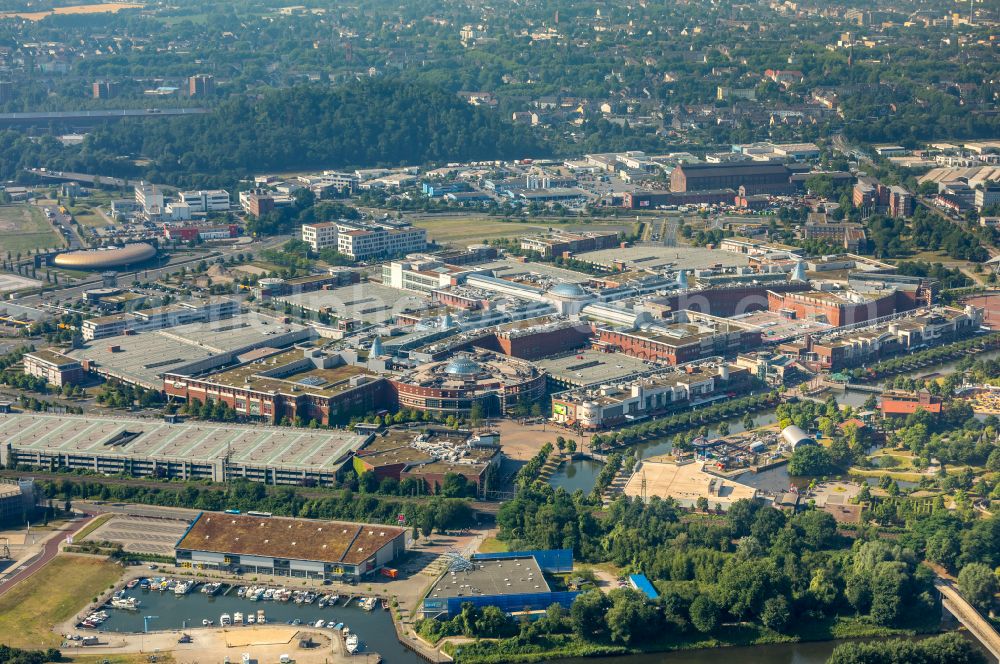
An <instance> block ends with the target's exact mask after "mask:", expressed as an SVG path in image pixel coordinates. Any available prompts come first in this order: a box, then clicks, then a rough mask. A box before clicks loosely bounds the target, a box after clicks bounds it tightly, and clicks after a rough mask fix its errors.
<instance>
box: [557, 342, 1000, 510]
mask: <svg viewBox="0 0 1000 664" xmlns="http://www.w3.org/2000/svg"><path fill="white" fill-rule="evenodd" d="M975 357H976V359H983V360H986V359H996V358H1000V350H990V351H985V352H982V353H979V354H977V355H976V356H975ZM958 363H959V360H949V361H948V362H944V363H942V364H937V365H931V366H927V367H923V368H921V369H918V370H916V371H910V372H906V373H902V374H898V375H899V376H906V377H910V378H920V377H923V376H930V375H935V376H946V375H948V374H952V373H955V371H957V370H958ZM895 378H896V376H892V377H891V378H888V379H886V380H887V381H891V380H894V379H895ZM832 394H833V395H834V396H835V397H836V398H837V402H838V403H840V404H842V405H845V406H851V407H852V408H860V407H861V406H862V405H864V403H865V401H867V400H868V398H869V397H870V396H871V393H869V392H862V391H858V390H847V391H846V392H833V393H832ZM753 419H754V426H755V427H762V426H767V425H768V424H774V423H775V422H777V418H776V417H775V414H774V410H766V411H761V412H758V413H756V414H754V416H753ZM726 423H727V424H728V425H729V431H730V433H734V434H735V433H740V432H742V431H745V430H746V429H745V428H744V426H743V418H742V417H735V418H733V419H730V420H727V421H726ZM718 427H719V424H718V423H716V424H713V425H710V426H709V427H708V428H709V430H710V431H713V432H715V431H718ZM672 439H673V436H666V437H664V438H659V439H657V440H652V441H649V442H645V443H641V444H639V445H635V446H633V447H632V448H629V449H635V450H637V451H638V455H639V458H640V459H648V458H649V457H652V456H657V455H659V454H667V453H668V452H670V448H671V447H672V443H671V440H672ZM602 465H603V464H601V463H599V462H597V461H592V460H590V459H577V460H576V461H571V462H569V463H565V464H563V465H562V466H561V467H560V468H559V469H558V470H557V471H556V472H555V473H553V474H552V477H550V478H549V484H551V485H552V486H553V487H555V488H559V487H562V488H564V489H566V491H569V492H570V493H573V492H574V491H576V490H577V489H581V490H582V491H583V492H584V493H590V491H591V489H593V488H594V484H595V482H596V481H597V476H598V475H599V474H600V472H601V468H602ZM739 481H740V482H742V483H744V484H749V485H750V486H753V487H756V488H757V489H760V490H762V491H767V492H770V493H775V492H777V491H784V490H786V489H788V487H789V486H791V484H792V483H793V481H792V480H790V478H789V476H788V471H787V469H785V467H784V466H781V467H778V468H772V469H771V470H768V471H764V472H762V473H756V474H755V473H749V472H748V473H744V474H743V475H741V476H740V477H739ZM871 481H872V482H874V483H877V482H878V479H877V478H873V479H872V480H871ZM907 484H909V483H907ZM913 486H916V484H913ZM900 487H901V488H905V487H904V486H903V483H900Z"/></svg>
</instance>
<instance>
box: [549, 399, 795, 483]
mask: <svg viewBox="0 0 1000 664" xmlns="http://www.w3.org/2000/svg"><path fill="white" fill-rule="evenodd" d="M777 421H778V420H777V418H776V417H775V414H774V410H764V411H760V412H758V413H755V414H754V415H753V422H754V427H755V428H756V427H763V426H767V425H768V424H774V423H775V422H777ZM725 422H726V424H728V425H729V432H730V433H731V434H735V433H742V432H744V431H746V427H744V426H743V417H742V416H740V417H734V418H732V419H729V420H725ZM720 424H721V422H717V423H715V424H712V425H709V427H708V428H709V430H710V431H713V432H715V431H718V429H719V425H720ZM672 441H673V436H672V435H671V436H664V437H663V438H657V439H656V440H650V441H647V442H645V443H640V444H638V445H633V446H631V447H628V448H626V449H630V450H636V452H637V453H638V455H639V458H640V459H648V458H650V457H654V456H658V455H661V454H667V453H668V452H670V450H671V448H672V447H673V442H672ZM603 466H604V464H602V463H600V462H598V461H593V460H591V459H577V460H575V461H570V462H568V463H564V464H563V465H562V466H560V467H559V469H558V470H556V472H554V473H552V477H550V478H549V484H551V485H552V486H553V487H555V488H557V489H558V488H560V487H562V488H564V489H566V491H568V492H570V493H573V492H574V491H576V490H577V489H581V490H583V492H584V493H590V491H591V489H593V488H594V484H595V483H596V482H597V476H598V475H600V473H601V468H602V467H603ZM786 476H787V474H786ZM785 488H787V484H786V486H785Z"/></svg>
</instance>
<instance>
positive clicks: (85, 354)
mask: <svg viewBox="0 0 1000 664" xmlns="http://www.w3.org/2000/svg"><path fill="white" fill-rule="evenodd" d="M309 335H310V333H309V330H308V328H306V327H304V326H302V325H295V324H292V323H288V324H282V323H279V322H278V321H277V320H276V319H274V318H268V317H264V316H260V315H256V314H241V315H239V316H234V317H232V318H227V319H224V320H217V321H212V322H209V323H191V324H190V325H179V326H177V327H171V328H167V329H164V330H155V331H151V332H144V333H141V334H133V335H122V336H118V337H110V338H107V339H98V340H96V341H91V342H90V343H88V344H87V345H86V346H84V347H83V348H78V349H75V350H72V351H69V352H68V353H67V355H69V356H70V357H72V358H73V359H76V360H81V361H83V360H90V361H91V362H96V364H97V367H98V369H99V370H100V371H101V373H104V374H107V375H111V376H114V377H116V378H119V379H121V380H124V381H126V382H129V383H135V384H139V385H144V386H146V387H150V388H154V389H162V388H163V381H162V380H161V379H160V376H162V375H163V374H165V373H169V372H173V371H175V370H176V369H177V368H178V367H181V366H184V365H186V364H189V363H191V362H197V361H201V360H205V359H207V358H209V357H212V356H214V355H223V354H226V353H241V352H244V351H247V350H250V349H252V348H257V347H261V346H278V347H280V346H283V345H288V344H291V343H294V342H298V341H302V340H304V339H307V338H308V337H309Z"/></svg>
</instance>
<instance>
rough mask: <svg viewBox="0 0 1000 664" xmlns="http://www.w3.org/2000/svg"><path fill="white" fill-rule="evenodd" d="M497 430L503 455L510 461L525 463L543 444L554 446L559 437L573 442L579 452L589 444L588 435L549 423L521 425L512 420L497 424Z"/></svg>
mask: <svg viewBox="0 0 1000 664" xmlns="http://www.w3.org/2000/svg"><path fill="white" fill-rule="evenodd" d="M499 428H500V446H501V448H502V449H503V453H504V454H505V455H507V456H508V457H510V458H511V459H517V460H520V461H526V460H528V459H530V458H531V457H533V456H535V455H536V454H538V450H540V449H541V448H542V445H544V444H545V443H553V444H555V441H556V438H557V437H559V436H562V437H563V438H565V439H566V440H575V441H576V446H577V450H579V451H581V452H582V451H584V448H585V447H586V445H589V444H590V436H589V435H580V434H578V433H574V432H572V431H570V430H568V429H563V428H561V427H557V426H555V425H553V424H550V423H545V424H521V423H519V422H515V421H513V420H503V421H502V422H500V423H499Z"/></svg>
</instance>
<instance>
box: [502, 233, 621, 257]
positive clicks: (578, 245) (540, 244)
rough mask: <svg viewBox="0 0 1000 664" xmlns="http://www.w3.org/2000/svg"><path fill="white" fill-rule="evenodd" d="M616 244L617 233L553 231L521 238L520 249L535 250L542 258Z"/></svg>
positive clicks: (594, 249) (606, 247)
mask: <svg viewBox="0 0 1000 664" xmlns="http://www.w3.org/2000/svg"><path fill="white" fill-rule="evenodd" d="M617 244H618V233H615V232H611V233H563V232H555V233H550V234H548V235H542V236H538V237H524V238H521V250H522V251H537V252H538V253H539V254H541V256H542V258H547V259H549V258H555V257H558V256H563V255H564V254H578V253H581V252H585V251H597V250H599V249H610V248H612V247H614V246H615V245H617Z"/></svg>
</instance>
